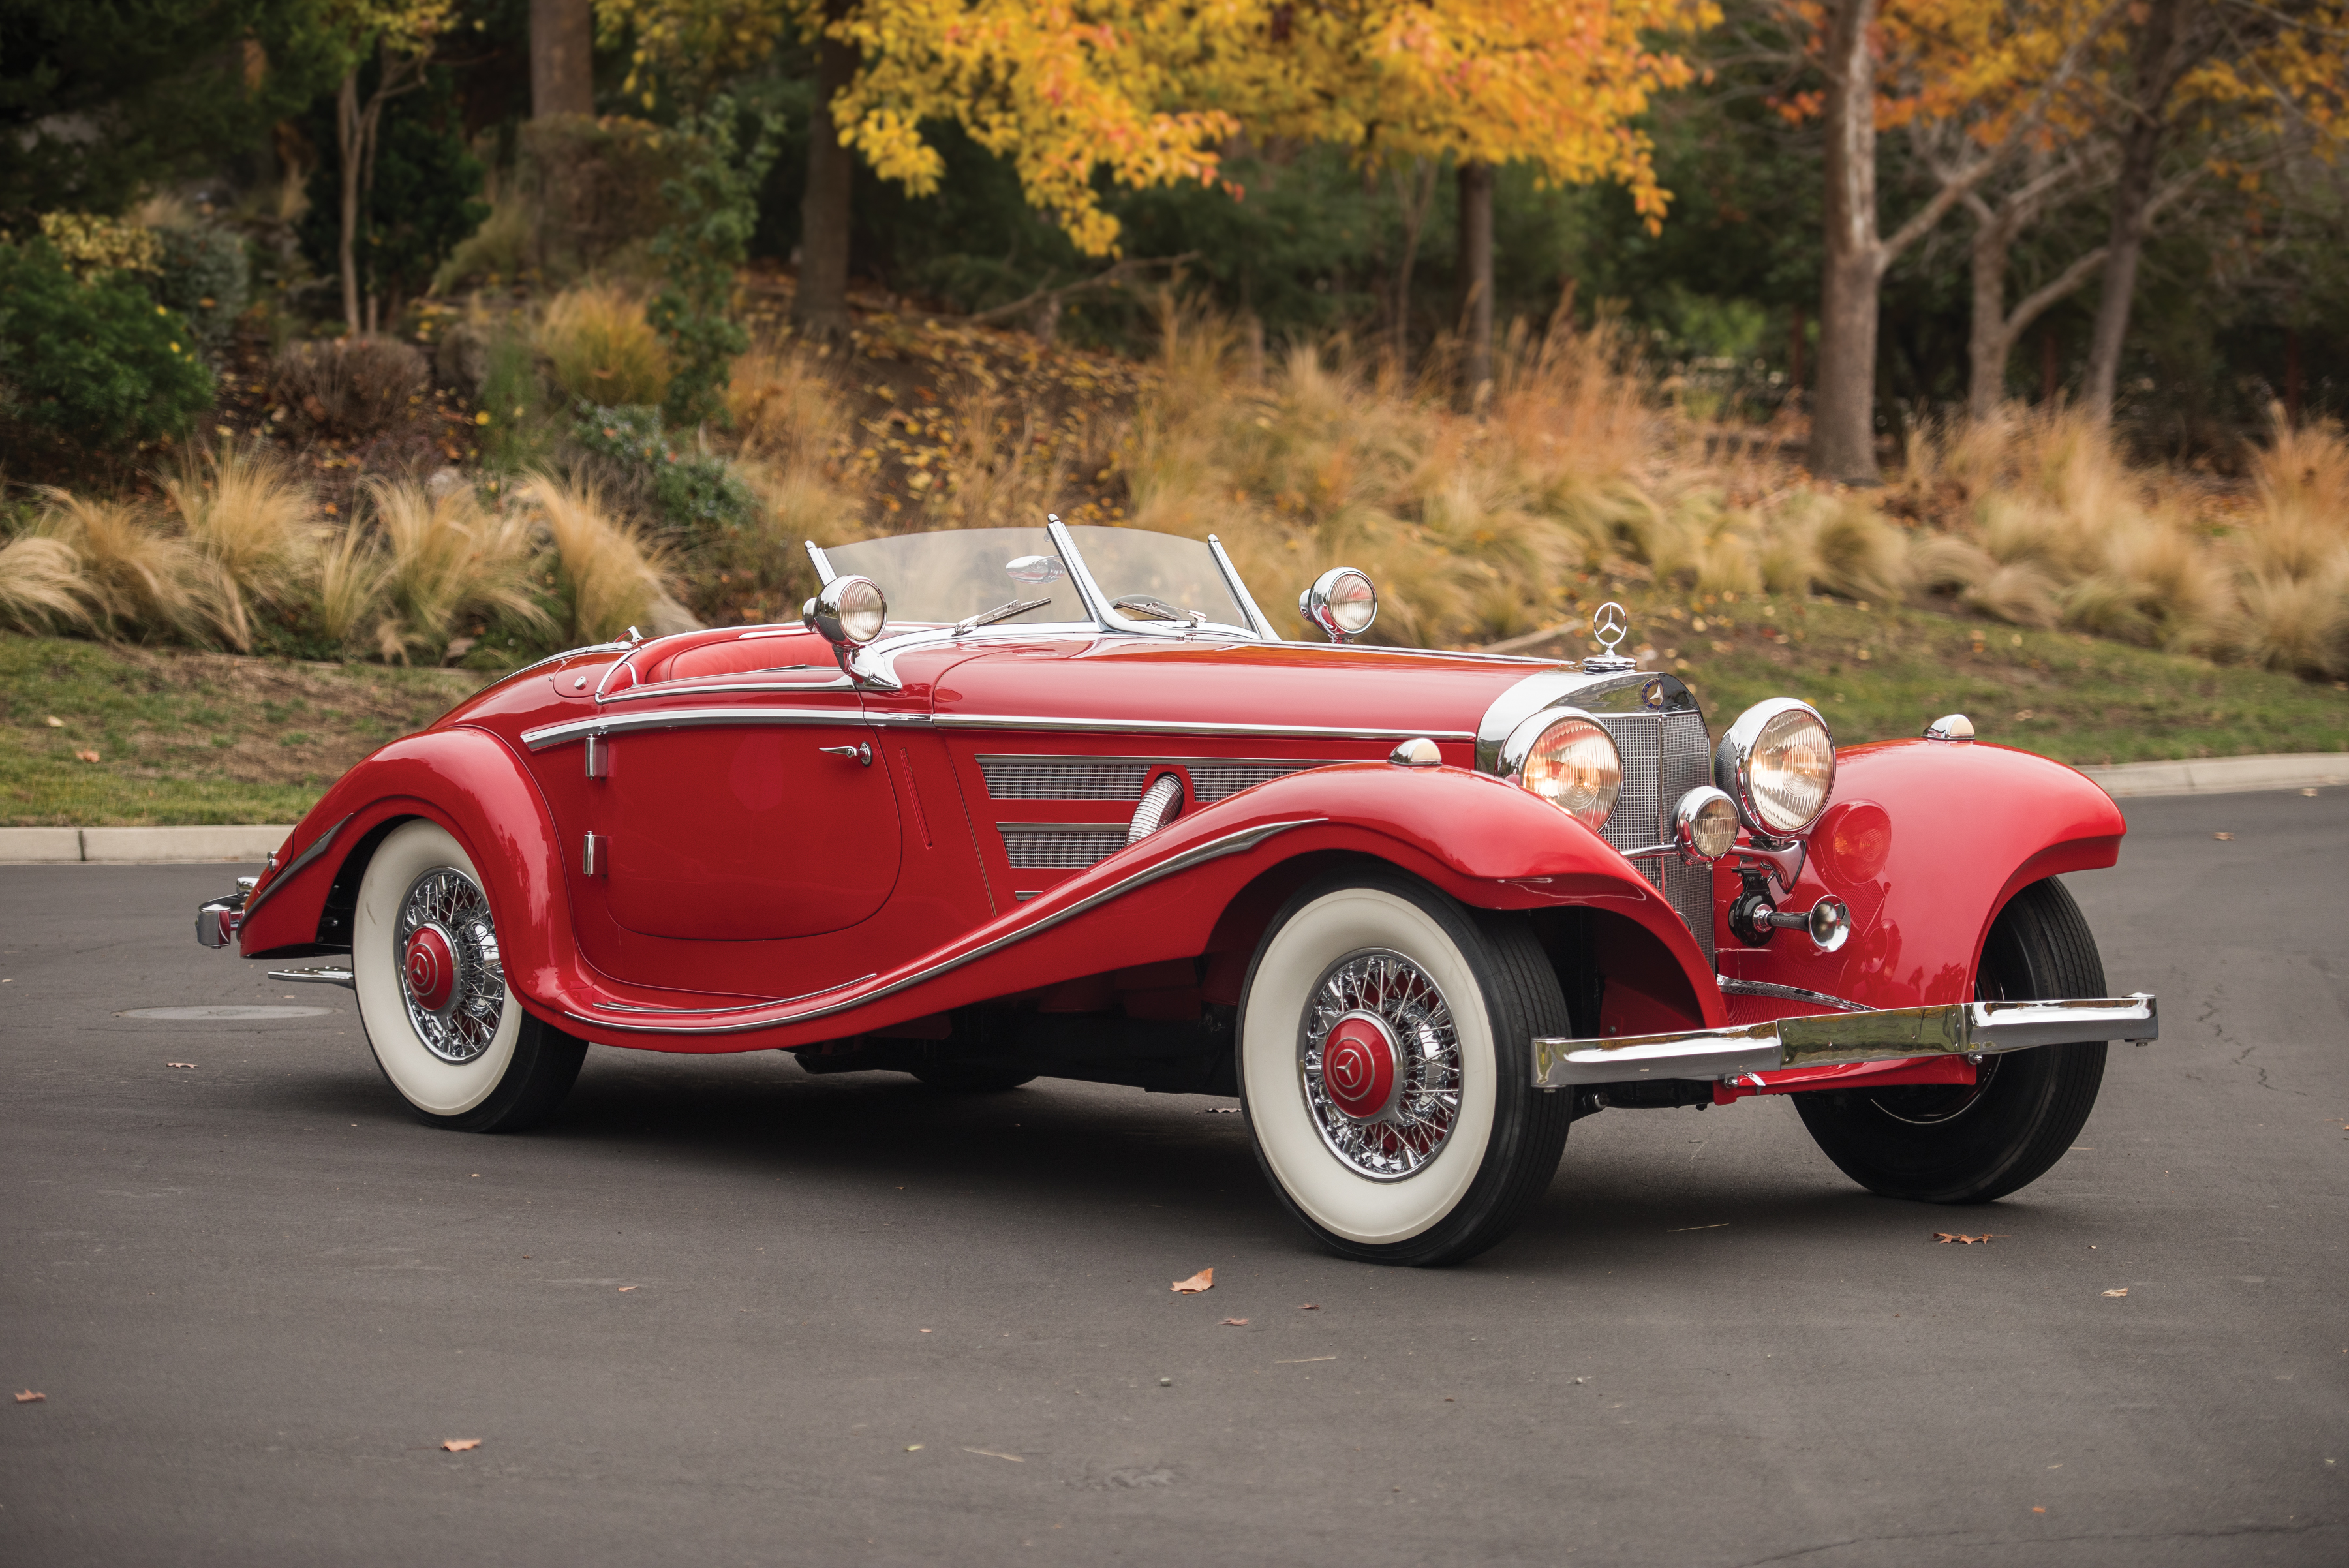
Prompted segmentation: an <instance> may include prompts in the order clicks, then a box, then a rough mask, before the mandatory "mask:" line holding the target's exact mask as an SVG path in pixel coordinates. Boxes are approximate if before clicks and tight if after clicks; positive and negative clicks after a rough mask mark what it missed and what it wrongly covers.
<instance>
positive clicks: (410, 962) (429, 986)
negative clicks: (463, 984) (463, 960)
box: [400, 926, 457, 1012]
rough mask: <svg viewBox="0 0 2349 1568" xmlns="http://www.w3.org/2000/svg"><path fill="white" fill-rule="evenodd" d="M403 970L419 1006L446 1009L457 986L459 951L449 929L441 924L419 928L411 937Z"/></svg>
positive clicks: (403, 975) (428, 1009) (401, 969)
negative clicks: (445, 929) (453, 943)
mask: <svg viewBox="0 0 2349 1568" xmlns="http://www.w3.org/2000/svg"><path fill="white" fill-rule="evenodd" d="M400 974H401V976H402V977H403V978H404V979H406V981H408V994H409V995H410V996H412V997H414V998H415V999H416V1004H417V1005H418V1006H419V1007H421V1008H422V1009H424V1011H425V1012H443V1011H445V1010H446V1009H447V1007H448V1005H449V996H450V992H453V991H455V990H456V989H457V952H456V949H455V947H454V946H453V945H452V944H451V943H450V940H449V933H448V932H446V931H444V930H442V929H440V927H439V926H424V927H421V928H419V929H418V930H417V932H416V934H415V935H414V936H411V937H409V939H408V959H407V961H406V962H404V963H403V964H402V965H401V966H400Z"/></svg>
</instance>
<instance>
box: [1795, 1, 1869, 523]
mask: <svg viewBox="0 0 2349 1568" xmlns="http://www.w3.org/2000/svg"><path fill="white" fill-rule="evenodd" d="M1875 19H1876V3H1875V0H1842V4H1841V5H1838V6H1837V9H1836V11H1835V14H1834V16H1833V18H1832V20H1831V22H1830V25H1829V28H1828V36H1827V52H1826V75H1827V95H1826V186H1827V188H1826V265H1825V267H1824V269H1823V270H1824V272H1825V279H1824V284H1823V286H1822V287H1821V289H1820V296H1819V389H1818V394H1817V396H1816V397H1815V398H1814V399H1813V400H1812V401H1811V452H1810V463H1811V472H1814V473H1816V474H1818V475H1820V476H1822V477H1824V478H1827V479H1839V480H1842V481H1843V482H1844V483H1847V484H1875V483H1880V475H1879V474H1878V471H1877V466H1876V325H1877V322H1876V318H1877V305H1878V297H1879V295H1880V292H1881V289H1882V286H1883V280H1884V253H1883V246H1882V244H1881V243H1880V241H1879V239H1878V234H1877V224H1876V58H1875V57H1874V56H1873V55H1872V54H1871V53H1869V51H1868V30H1869V27H1870V26H1872V25H1873V23H1874V22H1875Z"/></svg>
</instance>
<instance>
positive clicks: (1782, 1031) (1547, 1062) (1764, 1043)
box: [1533, 992, 2161, 1089]
mask: <svg viewBox="0 0 2349 1568" xmlns="http://www.w3.org/2000/svg"><path fill="white" fill-rule="evenodd" d="M2160 1037H2161V1023H2160V1015H2159V1011H2158V1005H2157V1003H2156V1002H2155V1001H2154V999H2153V997H2152V996H2151V995H2149V994H2148V993H2147V992H2135V993H2133V994H2131V995H2128V996H2125V997H2103V998H2094V999H2088V1000H2082V1001H2073V1002H1952V1003H1951V1004H1949V1005H1947V1006H1942V1007H1890V1008H1886V1009H1884V1010H1883V1011H1881V1012H1876V1011H1868V1012H1835V1013H1826V1014H1824V1015H1819V1016H1811V1017H1802V1018H1780V1019H1775V1020H1773V1021H1771V1022H1769V1023H1744V1024H1733V1025H1732V1026H1730V1027H1729V1028H1726V1029H1692V1030H1689V1031H1687V1032H1686V1033H1678V1034H1629V1035H1625V1036H1623V1037H1622V1038H1621V1039H1618V1040H1565V1039H1559V1038H1557V1037H1555V1036H1547V1035H1543V1036H1537V1037H1536V1038H1535V1040H1534V1042H1533V1086H1534V1087H1535V1088H1537V1089H1564V1088H1570V1087H1572V1086H1573V1085H1578V1084H1619V1083H1632V1082H1637V1081H1638V1080H1640V1079H1642V1078H1694V1079H1705V1078H1729V1077H1735V1076H1739V1075H1744V1074H1747V1073H1775V1072H1779V1071H1782V1070H1784V1069H1785V1068H1788V1067H1824V1066H1828V1065H1831V1064H1836V1063H1842V1062H1877V1061H1899V1060H1901V1059H1903V1058H1907V1057H1910V1056H1954V1055H1969V1054H1973V1055H1989V1054H1995V1053H1998V1052H2002V1051H2025V1050H2029V1049H2031V1048H2032V1047H2033V1046H2037V1045H2064V1044H2073V1043H2075V1042H2079V1041H2105V1040H2127V1041H2128V1042H2130V1043H2131V1044H2147V1043H2149V1042H2151V1041H2154V1040H2158V1039H2159V1038H2160Z"/></svg>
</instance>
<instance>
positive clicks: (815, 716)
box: [522, 708, 864, 752]
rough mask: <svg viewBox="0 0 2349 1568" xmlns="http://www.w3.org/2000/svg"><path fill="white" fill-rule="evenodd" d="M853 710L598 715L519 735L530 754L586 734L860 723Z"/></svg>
mask: <svg viewBox="0 0 2349 1568" xmlns="http://www.w3.org/2000/svg"><path fill="white" fill-rule="evenodd" d="M862 723H864V711H862V710H861V709H856V708H674V709H664V710H662V711H658V712H653V713H600V714H597V715H596V716H595V718H593V719H571V720H566V721H565V722H563V723H560V724H543V725H541V726H540V727H539V728H537V729H535V730H524V731H523V732H522V743H523V745H525V746H527V747H529V748H530V749H531V750H532V751H533V752H543V751H545V750H546V749H547V748H548V747H549V746H560V745H565V744H567V743H569V742H573V741H584V740H585V739H586V738H587V737H588V736H590V735H621V734H626V733H627V732H629V731H631V730H694V729H705V728H724V727H727V726H743V727H754V726H758V725H763V724H862Z"/></svg>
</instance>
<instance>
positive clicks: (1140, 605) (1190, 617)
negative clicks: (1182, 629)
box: [1110, 594, 1207, 626]
mask: <svg viewBox="0 0 2349 1568" xmlns="http://www.w3.org/2000/svg"><path fill="white" fill-rule="evenodd" d="M1110 607H1111V608H1112V609H1122V610H1140V611H1141V612H1142V613H1143V615H1146V616H1152V617H1154V618H1157V619H1159V620H1187V621H1189V622H1190V623H1191V624H1192V625H1193V626H1205V625H1206V622H1207V618H1206V616H1205V615H1204V614H1202V613H1201V612H1199V611H1198V610H1195V609H1185V608H1183V607H1181V606H1179V605H1170V604H1168V603H1167V602H1166V601H1165V600H1164V599H1154V598H1152V597H1150V596H1149V595H1148V594H1129V595H1127V596H1126V597H1124V598H1122V599H1118V600H1115V601H1113V602H1112V604H1111V606H1110Z"/></svg>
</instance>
